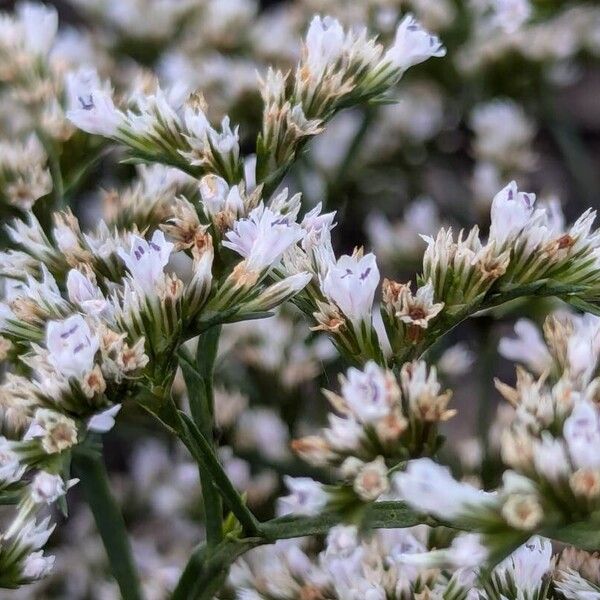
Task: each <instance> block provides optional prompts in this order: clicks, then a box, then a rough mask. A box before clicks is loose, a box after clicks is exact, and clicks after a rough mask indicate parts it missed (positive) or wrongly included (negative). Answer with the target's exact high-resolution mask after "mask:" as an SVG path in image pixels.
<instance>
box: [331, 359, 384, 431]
mask: <svg viewBox="0 0 600 600" xmlns="http://www.w3.org/2000/svg"><path fill="white" fill-rule="evenodd" d="M392 384H393V382H392ZM390 391H391V384H390V380H389V377H388V375H387V373H386V372H385V370H384V369H382V368H381V367H380V366H378V365H377V364H376V363H375V362H373V361H369V362H368V363H367V364H366V365H365V368H364V370H363V371H359V370H358V369H356V368H354V367H351V368H350V369H348V373H347V377H346V378H345V379H344V380H343V383H342V395H343V396H344V400H345V401H346V404H347V405H348V408H349V409H350V410H351V411H352V412H353V414H354V415H355V416H356V417H357V418H358V420H359V421H361V422H362V423H372V422H374V421H377V420H379V419H381V418H383V417H385V416H386V415H387V414H389V412H390V409H391V405H392V401H393V398H392V397H391V394H390Z"/></svg>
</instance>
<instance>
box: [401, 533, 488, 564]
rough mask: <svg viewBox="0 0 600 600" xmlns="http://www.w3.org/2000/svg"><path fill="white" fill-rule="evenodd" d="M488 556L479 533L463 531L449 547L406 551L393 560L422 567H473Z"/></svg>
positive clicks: (481, 562)
mask: <svg viewBox="0 0 600 600" xmlns="http://www.w3.org/2000/svg"><path fill="white" fill-rule="evenodd" d="M487 557H488V550H487V549H486V547H485V546H484V545H483V544H482V543H481V538H480V536H479V535H477V534H474V533H463V534H460V535H457V536H456V537H455V538H454V539H453V540H452V544H451V545H450V547H449V548H445V549H443V550H432V551H430V552H406V553H403V554H399V555H398V556H397V557H395V560H396V561H397V562H399V563H402V564H404V565H413V566H415V567H420V568H423V569H432V568H452V569H462V568H473V567H479V566H480V565H482V564H483V563H484V562H485V561H486V559H487Z"/></svg>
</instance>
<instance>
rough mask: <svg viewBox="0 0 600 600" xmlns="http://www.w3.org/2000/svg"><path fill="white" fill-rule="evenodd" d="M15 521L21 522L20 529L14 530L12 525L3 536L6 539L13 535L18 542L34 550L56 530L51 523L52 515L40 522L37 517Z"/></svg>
mask: <svg viewBox="0 0 600 600" xmlns="http://www.w3.org/2000/svg"><path fill="white" fill-rule="evenodd" d="M15 522H17V523H18V524H19V529H18V531H13V529H12V527H11V528H10V529H9V530H8V531H7V532H6V533H5V535H4V536H3V537H4V539H7V538H9V537H12V536H13V535H14V536H15V538H16V543H18V544H19V545H21V546H25V547H28V548H30V549H32V550H37V549H38V548H41V547H42V546H43V545H44V544H45V543H46V542H47V541H48V538H49V537H50V534H51V533H52V532H53V531H54V527H55V525H52V526H51V527H49V525H50V517H46V518H45V519H44V520H43V521H40V522H39V523H36V522H35V519H29V520H28V521H25V523H23V522H22V521H21V520H20V519H18V518H17V519H16V520H15Z"/></svg>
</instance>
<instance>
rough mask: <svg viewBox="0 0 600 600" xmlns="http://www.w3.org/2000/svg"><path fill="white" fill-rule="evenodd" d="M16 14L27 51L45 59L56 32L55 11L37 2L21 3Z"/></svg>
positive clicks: (51, 7) (56, 19)
mask: <svg viewBox="0 0 600 600" xmlns="http://www.w3.org/2000/svg"><path fill="white" fill-rule="evenodd" d="M17 13H18V15H19V21H20V24H21V26H22V28H23V34H24V42H25V46H26V48H27V50H29V51H30V52H32V53H34V54H37V55H39V56H43V57H45V56H46V54H48V52H50V49H51V48H52V44H53V43H54V38H55V36H56V32H57V30H58V14H57V12H56V9H55V8H54V7H53V6H47V5H46V4H41V3H38V2H22V3H19V4H18V5H17Z"/></svg>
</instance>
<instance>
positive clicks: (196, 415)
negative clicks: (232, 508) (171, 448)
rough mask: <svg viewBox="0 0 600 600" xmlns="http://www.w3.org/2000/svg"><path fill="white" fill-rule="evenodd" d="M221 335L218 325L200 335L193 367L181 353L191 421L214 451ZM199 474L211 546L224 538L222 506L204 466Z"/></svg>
mask: <svg viewBox="0 0 600 600" xmlns="http://www.w3.org/2000/svg"><path fill="white" fill-rule="evenodd" d="M220 332H221V328H220V327H218V326H217V327H212V328H211V329H209V330H208V331H206V332H205V333H203V334H202V335H200V337H199V338H198V351H197V353H196V362H195V365H194V364H192V363H191V362H190V360H189V357H188V356H187V355H186V354H184V353H180V365H181V369H182V371H183V377H184V379H185V384H186V387H187V391H188V400H189V405H190V412H191V413H192V418H193V420H194V423H195V424H196V426H197V427H198V429H199V430H200V432H201V433H202V435H203V436H204V437H205V439H206V440H207V441H208V442H209V444H210V445H211V447H212V449H213V451H214V448H215V446H214V441H213V415H214V394H213V375H214V365H215V360H216V356H217V347H218V343H219V335H220ZM198 471H199V473H200V481H201V483H202V499H203V502H204V516H205V523H206V540H207V544H208V546H209V547H212V546H215V545H216V544H218V543H219V542H220V541H221V539H222V538H223V507H222V505H221V497H220V496H219V492H218V491H217V489H216V488H215V486H214V483H213V479H212V477H211V475H210V472H209V471H208V470H207V469H206V468H204V466H203V465H198Z"/></svg>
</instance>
